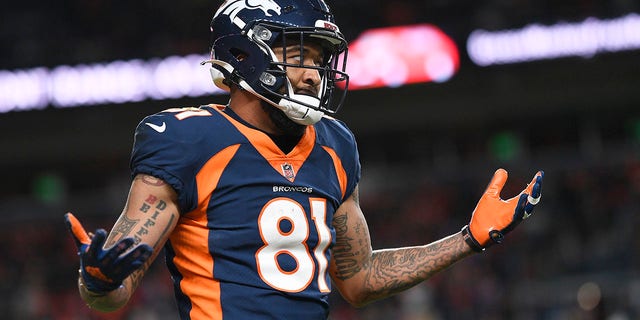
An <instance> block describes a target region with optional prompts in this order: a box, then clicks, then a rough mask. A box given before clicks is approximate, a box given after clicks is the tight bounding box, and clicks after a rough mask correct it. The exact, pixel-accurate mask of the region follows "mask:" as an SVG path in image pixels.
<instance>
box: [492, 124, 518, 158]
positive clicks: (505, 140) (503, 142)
mask: <svg viewBox="0 0 640 320" xmlns="http://www.w3.org/2000/svg"><path fill="white" fill-rule="evenodd" d="M489 149H490V152H491V154H492V155H493V156H494V157H495V158H497V159H498V160H501V161H509V160H513V159H514V158H516V157H517V156H518V153H519V152H520V139H518V137H517V136H516V135H515V134H514V133H513V132H510V131H503V132H499V133H497V134H495V135H494V136H492V137H491V138H490V139H489Z"/></svg>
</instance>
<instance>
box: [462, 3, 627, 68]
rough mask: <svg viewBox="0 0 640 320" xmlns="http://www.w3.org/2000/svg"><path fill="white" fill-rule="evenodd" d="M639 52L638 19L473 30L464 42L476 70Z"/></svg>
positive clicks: (589, 20) (623, 18) (591, 19)
mask: <svg viewBox="0 0 640 320" xmlns="http://www.w3.org/2000/svg"><path fill="white" fill-rule="evenodd" d="M634 49H640V16H639V15H638V14H635V13H631V14H628V15H626V16H623V17H620V18H615V19H611V20H598V19H596V18H587V19H585V20H584V21H582V22H578V23H558V24H554V25H550V26H543V25H539V24H530V25H527V26H525V27H524V28H522V29H513V30H502V31H495V32H490V31H485V30H475V31H473V32H472V33H471V35H470V36H469V38H468V40H467V51H468V53H469V58H471V60H472V61H473V62H474V63H475V64H476V65H479V66H490V65H494V64H508V63H519V62H528V61H535V60H544V59H555V58H562V57H571V56H579V57H586V58H589V57H592V56H594V55H595V54H597V53H600V52H616V51H624V50H634Z"/></svg>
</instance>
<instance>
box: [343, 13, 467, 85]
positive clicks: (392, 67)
mask: <svg viewBox="0 0 640 320" xmlns="http://www.w3.org/2000/svg"><path fill="white" fill-rule="evenodd" d="M459 64H460V58H459V54H458V49H457V48H456V45H455V43H454V42H453V40H451V38H449V37H448V36H447V35H446V34H444V32H442V31H441V30H440V29H438V28H437V27H435V26H433V25H429V24H421V25H414V26H401V27H391V28H380V29H371V30H368V31H365V32H364V33H362V34H361V35H360V36H359V37H358V38H357V39H356V40H355V41H353V42H352V43H351V44H349V61H348V62H347V73H348V74H349V89H350V90H357V89H364V88H377V87H398V86H401V85H405V84H409V83H417V82H429V81H436V82H444V81H447V80H449V79H450V78H451V77H452V76H453V75H454V74H455V72H456V71H457V70H458V67H459Z"/></svg>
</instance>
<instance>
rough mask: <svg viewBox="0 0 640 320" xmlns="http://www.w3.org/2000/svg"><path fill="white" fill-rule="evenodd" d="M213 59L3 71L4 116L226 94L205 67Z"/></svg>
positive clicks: (0, 81)
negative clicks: (50, 108)
mask: <svg viewBox="0 0 640 320" xmlns="http://www.w3.org/2000/svg"><path fill="white" fill-rule="evenodd" d="M206 59H208V56H203V55H189V56H185V57H177V56H172V57H168V58H165V59H151V60H149V61H143V60H129V61H114V62H109V63H96V64H89V65H77V66H66V65H64V66H58V67H55V68H53V69H51V70H50V69H47V68H34V69H28V70H14V71H6V70H0V97H2V98H0V113H5V112H9V111H17V110H35V109H42V108H45V107H46V106H48V105H53V106H54V107H56V108H68V107H78V106H88V105H98V104H109V103H124V102H136V101H142V100H144V99H155V100H160V99H169V98H180V97H184V96H191V97H197V96H202V95H207V94H211V95H214V94H223V93H225V92H223V91H222V90H220V89H218V88H216V87H215V86H214V85H213V83H212V81H211V78H210V76H209V70H208V68H209V67H208V66H202V65H200V62H201V61H203V60H206Z"/></svg>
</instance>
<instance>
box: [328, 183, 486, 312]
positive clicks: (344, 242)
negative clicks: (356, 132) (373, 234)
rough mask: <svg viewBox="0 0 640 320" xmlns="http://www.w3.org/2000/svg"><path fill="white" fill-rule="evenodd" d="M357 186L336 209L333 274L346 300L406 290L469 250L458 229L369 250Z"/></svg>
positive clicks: (368, 299) (357, 302)
mask: <svg viewBox="0 0 640 320" xmlns="http://www.w3.org/2000/svg"><path fill="white" fill-rule="evenodd" d="M358 193H359V190H358V188H357V187H356V189H355V191H354V192H353V194H352V195H351V196H350V197H349V198H348V199H347V200H346V201H345V202H344V203H343V204H342V205H341V206H340V208H339V209H338V210H337V211H336V213H335V215H334V219H333V226H334V228H335V230H336V244H335V246H334V247H333V249H332V259H331V267H330V272H331V277H332V279H333V281H334V283H335V285H336V287H337V288H338V291H339V292H340V294H341V295H342V296H343V297H344V298H345V300H347V301H348V302H349V303H350V304H352V305H354V306H363V305H365V304H367V303H369V302H372V301H374V300H378V299H381V298H385V297H388V296H391V295H394V294H396V293H399V292H401V291H404V290H406V289H408V288H410V287H413V286H415V285H416V284H418V283H420V282H422V281H424V280H426V279H428V278H429V277H431V276H432V275H433V274H435V273H437V272H439V271H440V270H442V269H444V268H446V267H448V266H450V265H451V264H453V263H454V262H456V261H458V260H460V259H462V258H464V257H466V256H468V255H469V254H471V253H472V252H473V251H472V250H471V248H470V247H469V246H468V245H467V244H466V243H465V241H464V239H463V237H462V234H461V233H460V232H458V233H456V234H454V235H451V236H449V237H446V238H444V239H441V240H439V241H436V242H433V243H430V244H428V245H424V246H416V247H405V248H395V249H383V250H375V251H374V250H372V248H371V238H370V235H369V229H368V227H367V222H366V220H365V218H364V215H363V213H362V210H361V208H360V204H359V199H358V198H359V194H358Z"/></svg>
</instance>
